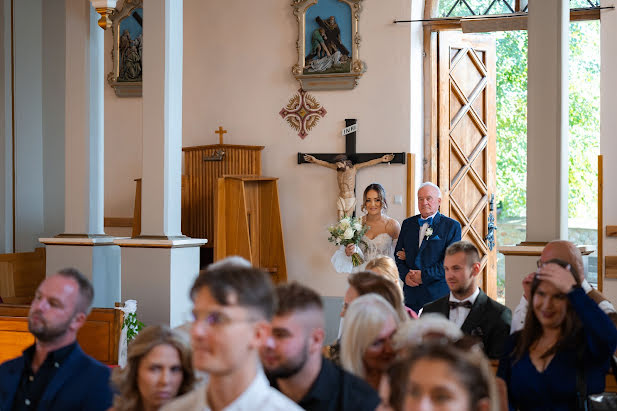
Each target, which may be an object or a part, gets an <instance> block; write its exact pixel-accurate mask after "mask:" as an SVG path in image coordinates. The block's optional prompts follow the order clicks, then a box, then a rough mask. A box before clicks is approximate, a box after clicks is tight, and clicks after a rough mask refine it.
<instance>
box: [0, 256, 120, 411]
mask: <svg viewBox="0 0 617 411" xmlns="http://www.w3.org/2000/svg"><path fill="white" fill-rule="evenodd" d="M93 297H94V290H93V289H92V285H91V284H90V282H89V281H88V280H87V279H86V278H85V277H84V276H83V275H82V274H81V273H80V272H79V271H77V270H75V269H71V268H67V269H64V270H60V271H59V272H58V273H56V274H53V275H51V276H49V277H47V278H46V279H45V280H44V281H43V282H42V283H41V285H39V288H38V289H37V290H36V294H35V296H34V300H33V301H32V305H31V306H30V312H29V314H28V330H29V331H30V332H31V333H32V334H33V335H34V337H35V343H34V345H32V346H30V347H29V348H27V349H26V350H25V351H24V353H23V355H22V356H21V357H18V358H16V359H14V360H10V361H7V362H5V363H4V364H2V365H0V410H85V409H88V410H106V409H108V408H109V407H110V406H111V402H112V392H111V389H110V388H109V368H108V367H106V366H105V365H103V364H100V363H99V362H97V361H96V360H94V359H93V358H91V357H89V356H87V355H86V354H84V352H83V351H82V350H81V348H80V347H79V344H77V332H78V331H79V329H80V328H81V327H82V326H83V325H84V323H85V322H86V317H87V316H88V311H89V309H90V304H92V298H93Z"/></svg>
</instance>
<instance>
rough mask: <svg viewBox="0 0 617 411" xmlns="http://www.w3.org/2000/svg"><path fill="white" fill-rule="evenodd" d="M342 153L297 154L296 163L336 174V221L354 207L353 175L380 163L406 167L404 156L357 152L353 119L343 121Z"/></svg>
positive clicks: (354, 177) (401, 154)
mask: <svg viewBox="0 0 617 411" xmlns="http://www.w3.org/2000/svg"><path fill="white" fill-rule="evenodd" d="M345 126H346V127H345V129H344V130H343V134H344V135H345V152H344V153H323V154H308V153H298V164H302V163H313V164H317V165H320V166H322V167H327V168H330V169H333V170H336V172H337V180H338V186H339V198H338V200H337V202H336V206H337V210H338V217H339V219H341V218H343V217H344V216H352V215H353V213H354V210H355V207H356V172H357V171H358V170H359V169H361V168H364V167H370V166H373V165H376V164H379V163H398V164H405V153H404V152H403V153H357V152H356V130H357V121H356V119H345Z"/></svg>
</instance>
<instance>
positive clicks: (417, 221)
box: [395, 183, 461, 312]
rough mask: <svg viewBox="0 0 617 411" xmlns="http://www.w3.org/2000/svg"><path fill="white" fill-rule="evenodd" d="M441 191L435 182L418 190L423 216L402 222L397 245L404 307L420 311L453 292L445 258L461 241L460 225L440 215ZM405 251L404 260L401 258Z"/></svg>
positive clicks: (397, 262)
mask: <svg viewBox="0 0 617 411" xmlns="http://www.w3.org/2000/svg"><path fill="white" fill-rule="evenodd" d="M440 204H441V190H439V187H437V186H436V185H435V184H433V183H422V184H421V185H420V188H419V190H418V209H419V210H420V214H419V215H416V216H413V217H409V218H407V219H406V220H405V221H403V225H402V226H401V233H400V234H399V237H398V241H397V243H396V249H395V255H396V256H397V257H396V265H397V267H398V272H399V276H400V278H401V280H403V283H405V285H404V286H403V292H404V294H405V305H407V306H408V307H409V308H411V309H412V310H414V311H416V312H418V311H419V310H420V309H421V308H422V307H423V306H424V304H427V303H430V302H431V301H434V300H436V299H438V298H441V297H443V296H444V295H447V294H448V293H449V292H450V289H449V288H448V284H447V283H446V279H445V274H444V269H443V259H444V256H445V252H446V248H448V246H449V245H450V244H452V243H455V242H457V241H460V240H461V225H460V224H459V222H458V221H456V220H453V219H451V218H448V217H446V216H444V215H443V214H440V213H439V205H440ZM399 251H404V252H405V259H404V260H403V259H400V258H399V257H398V253H399Z"/></svg>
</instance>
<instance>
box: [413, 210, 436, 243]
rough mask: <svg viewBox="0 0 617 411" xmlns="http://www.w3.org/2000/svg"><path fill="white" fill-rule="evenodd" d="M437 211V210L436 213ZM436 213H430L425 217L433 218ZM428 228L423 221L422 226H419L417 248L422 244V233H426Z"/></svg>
mask: <svg viewBox="0 0 617 411" xmlns="http://www.w3.org/2000/svg"><path fill="white" fill-rule="evenodd" d="M438 212H439V211H437V213H438ZM437 213H435V214H433V215H430V216H428V217H427V219H428V218H431V217H432V218H433V220H434V219H435V216H436V215H437ZM420 218H422V216H420ZM427 228H428V223H424V224H422V227H420V237H418V248H420V246H421V245H422V241H424V235H425V234H426V229H427Z"/></svg>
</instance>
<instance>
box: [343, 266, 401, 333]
mask: <svg viewBox="0 0 617 411" xmlns="http://www.w3.org/2000/svg"><path fill="white" fill-rule="evenodd" d="M347 282H348V283H349V286H350V287H353V288H354V289H355V290H356V292H357V293H358V295H365V294H369V293H375V294H378V295H380V296H382V297H383V298H385V299H386V301H387V302H388V303H390V305H391V306H392V308H394V311H396V313H397V314H398V316H399V319H400V320H401V321H405V320H408V319H409V315H408V314H407V311H405V303H404V301H405V299H404V297H403V293H402V292H401V291H400V289H399V287H398V286H397V285H395V284H393V283H392V281H390V279H389V278H387V277H386V276H384V275H380V274H377V273H374V272H372V271H360V272H358V273H353V274H351V275H350V276H349V277H348V278H347Z"/></svg>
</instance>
